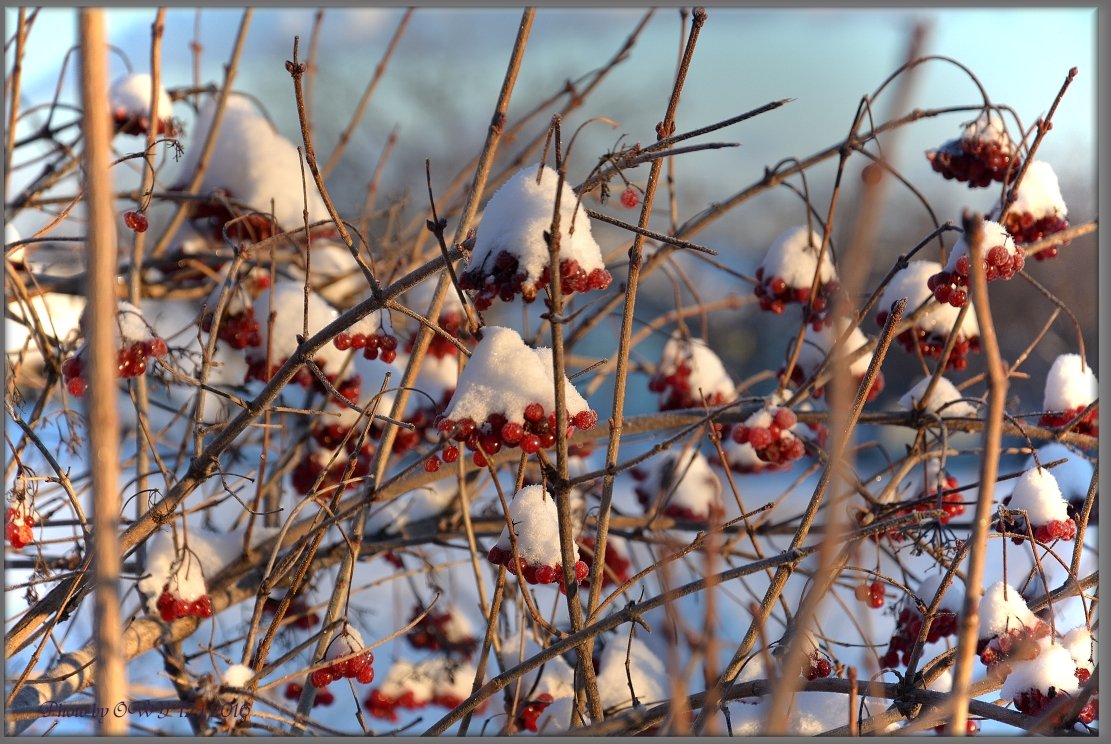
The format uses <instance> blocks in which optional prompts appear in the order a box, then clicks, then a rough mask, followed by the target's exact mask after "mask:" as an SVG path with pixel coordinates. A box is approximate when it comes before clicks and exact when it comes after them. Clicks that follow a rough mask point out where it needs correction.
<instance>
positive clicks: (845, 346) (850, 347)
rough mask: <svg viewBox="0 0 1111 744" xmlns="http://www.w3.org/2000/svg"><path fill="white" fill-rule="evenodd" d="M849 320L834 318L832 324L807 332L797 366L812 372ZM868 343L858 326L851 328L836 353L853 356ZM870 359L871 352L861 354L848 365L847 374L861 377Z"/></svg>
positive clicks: (823, 360) (835, 341)
mask: <svg viewBox="0 0 1111 744" xmlns="http://www.w3.org/2000/svg"><path fill="white" fill-rule="evenodd" d="M850 322H851V321H850V320H849V319H848V318H836V319H835V320H834V322H833V323H832V324H826V325H824V326H823V327H822V329H821V330H820V331H815V332H813V333H809V334H807V336H806V338H805V339H803V342H802V348H801V349H799V357H798V366H799V367H800V368H801V369H804V370H806V371H807V373H808V374H812V373H813V372H814V371H815V370H816V369H818V367H819V366H821V365H822V363H824V362H825V360H826V357H828V356H829V352H830V349H832V348H833V345H834V344H835V343H837V339H838V338H840V337H841V335H842V334H843V333H844V332H845V329H846V327H847V326H848V324H849V323H850ZM867 345H868V337H867V336H865V335H864V332H863V331H861V330H860V326H857V327H855V328H853V329H852V332H851V333H849V337H848V338H847V339H845V342H844V343H842V344H841V346H840V347H839V349H838V354H839V355H841V356H848V357H851V356H855V355H856V352H857V351H859V350H860V349H863V348H864V347H865V346H867ZM871 361H872V355H871V354H862V355H861V356H860V357H859V358H857V359H855V360H854V361H853V362H852V363H851V364H850V365H849V374H850V375H852V376H853V377H863V376H864V374H865V373H866V372H867V371H868V365H869V364H870V363H871Z"/></svg>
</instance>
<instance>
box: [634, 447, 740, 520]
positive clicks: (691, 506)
mask: <svg viewBox="0 0 1111 744" xmlns="http://www.w3.org/2000/svg"><path fill="white" fill-rule="evenodd" d="M676 479H680V480H679V481H678V483H676V482H675V480H676ZM641 489H642V490H644V492H645V493H647V494H649V498H653V499H654V498H655V495H656V494H657V493H658V492H660V491H661V490H662V491H663V493H664V500H663V504H664V506H675V507H679V508H685V509H688V510H689V511H690V512H691V513H692V514H694V515H696V516H701V517H708V516H709V515H710V513H711V512H713V511H720V510H721V508H722V503H721V491H722V486H721V481H720V480H719V479H718V476H717V474H716V473H715V472H714V471H713V469H712V468H711V467H710V463H709V461H708V460H707V459H706V458H705V457H704V456H703V455H702V453H701V452H699V451H697V450H695V451H692V452H666V453H664V454H662V455H660V456H659V457H658V458H657V465H656V467H654V468H652V469H651V470H650V471H649V473H648V477H647V478H646V479H645V480H644V482H643V484H641Z"/></svg>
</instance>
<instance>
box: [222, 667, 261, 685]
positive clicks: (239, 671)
mask: <svg viewBox="0 0 1111 744" xmlns="http://www.w3.org/2000/svg"><path fill="white" fill-rule="evenodd" d="M254 676H255V670H254V669H251V668H250V667H248V666H243V665H242V664H232V665H231V666H230V667H228V668H227V669H225V670H224V684H225V685H226V686H227V687H246V686H247V683H248V682H250V681H251V680H252V679H253V678H254Z"/></svg>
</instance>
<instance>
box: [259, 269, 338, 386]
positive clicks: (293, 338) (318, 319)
mask: <svg viewBox="0 0 1111 744" xmlns="http://www.w3.org/2000/svg"><path fill="white" fill-rule="evenodd" d="M271 295H273V297H274V300H273V310H274V313H275V315H274V330H273V332H272V333H271V331H270V330H269V329H270V305H271V301H270V297H271ZM304 308H305V288H304V286H303V285H301V284H298V283H297V282H290V281H279V282H278V283H277V284H275V285H274V287H273V288H272V289H266V290H263V291H262V293H261V294H259V296H258V297H256V298H255V302H254V313H255V320H257V321H258V334H259V338H261V339H262V346H259V347H257V348H248V349H246V355H247V359H248V360H249V361H253V360H265V359H266V340H267V338H268V337H269V339H270V363H271V364H273V365H280V364H281V363H282V362H283V361H284V360H285V359H288V358H289V357H290V356H292V355H293V352H295V351H296V350H297V345H298V344H297V336H298V335H300V334H301V332H302V329H303V328H304V325H303V318H304ZM308 316H309V336H312V335H313V334H315V333H316V332H317V331H319V330H320V329H321V328H323V327H324V326H326V325H328V324H329V323H331V322H332V321H333V320H335V319H336V318H337V317H339V313H338V312H337V311H336V309H335V308H334V307H332V306H331V305H329V304H328V302H327V301H326V300H325V299H323V298H322V297H321V296H320V295H318V294H316V293H314V292H310V293H309V295H308ZM340 354H341V352H340V351H339V350H338V349H336V348H335V347H334V346H332V345H331V344H325V345H324V346H323V347H322V348H321V349H320V351H318V352H316V355H315V356H314V357H313V358H314V360H315V361H316V363H317V364H319V365H324V364H325V363H327V362H328V361H329V360H331V359H339V358H340Z"/></svg>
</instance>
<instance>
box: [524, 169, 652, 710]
mask: <svg viewBox="0 0 1111 744" xmlns="http://www.w3.org/2000/svg"><path fill="white" fill-rule="evenodd" d="M638 204H640V192H639V191H637V190H636V189H634V188H633V187H632V186H626V187H625V190H624V191H622V192H621V206H623V207H625V209H636V207H637V205H638ZM534 730H535V729H534Z"/></svg>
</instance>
